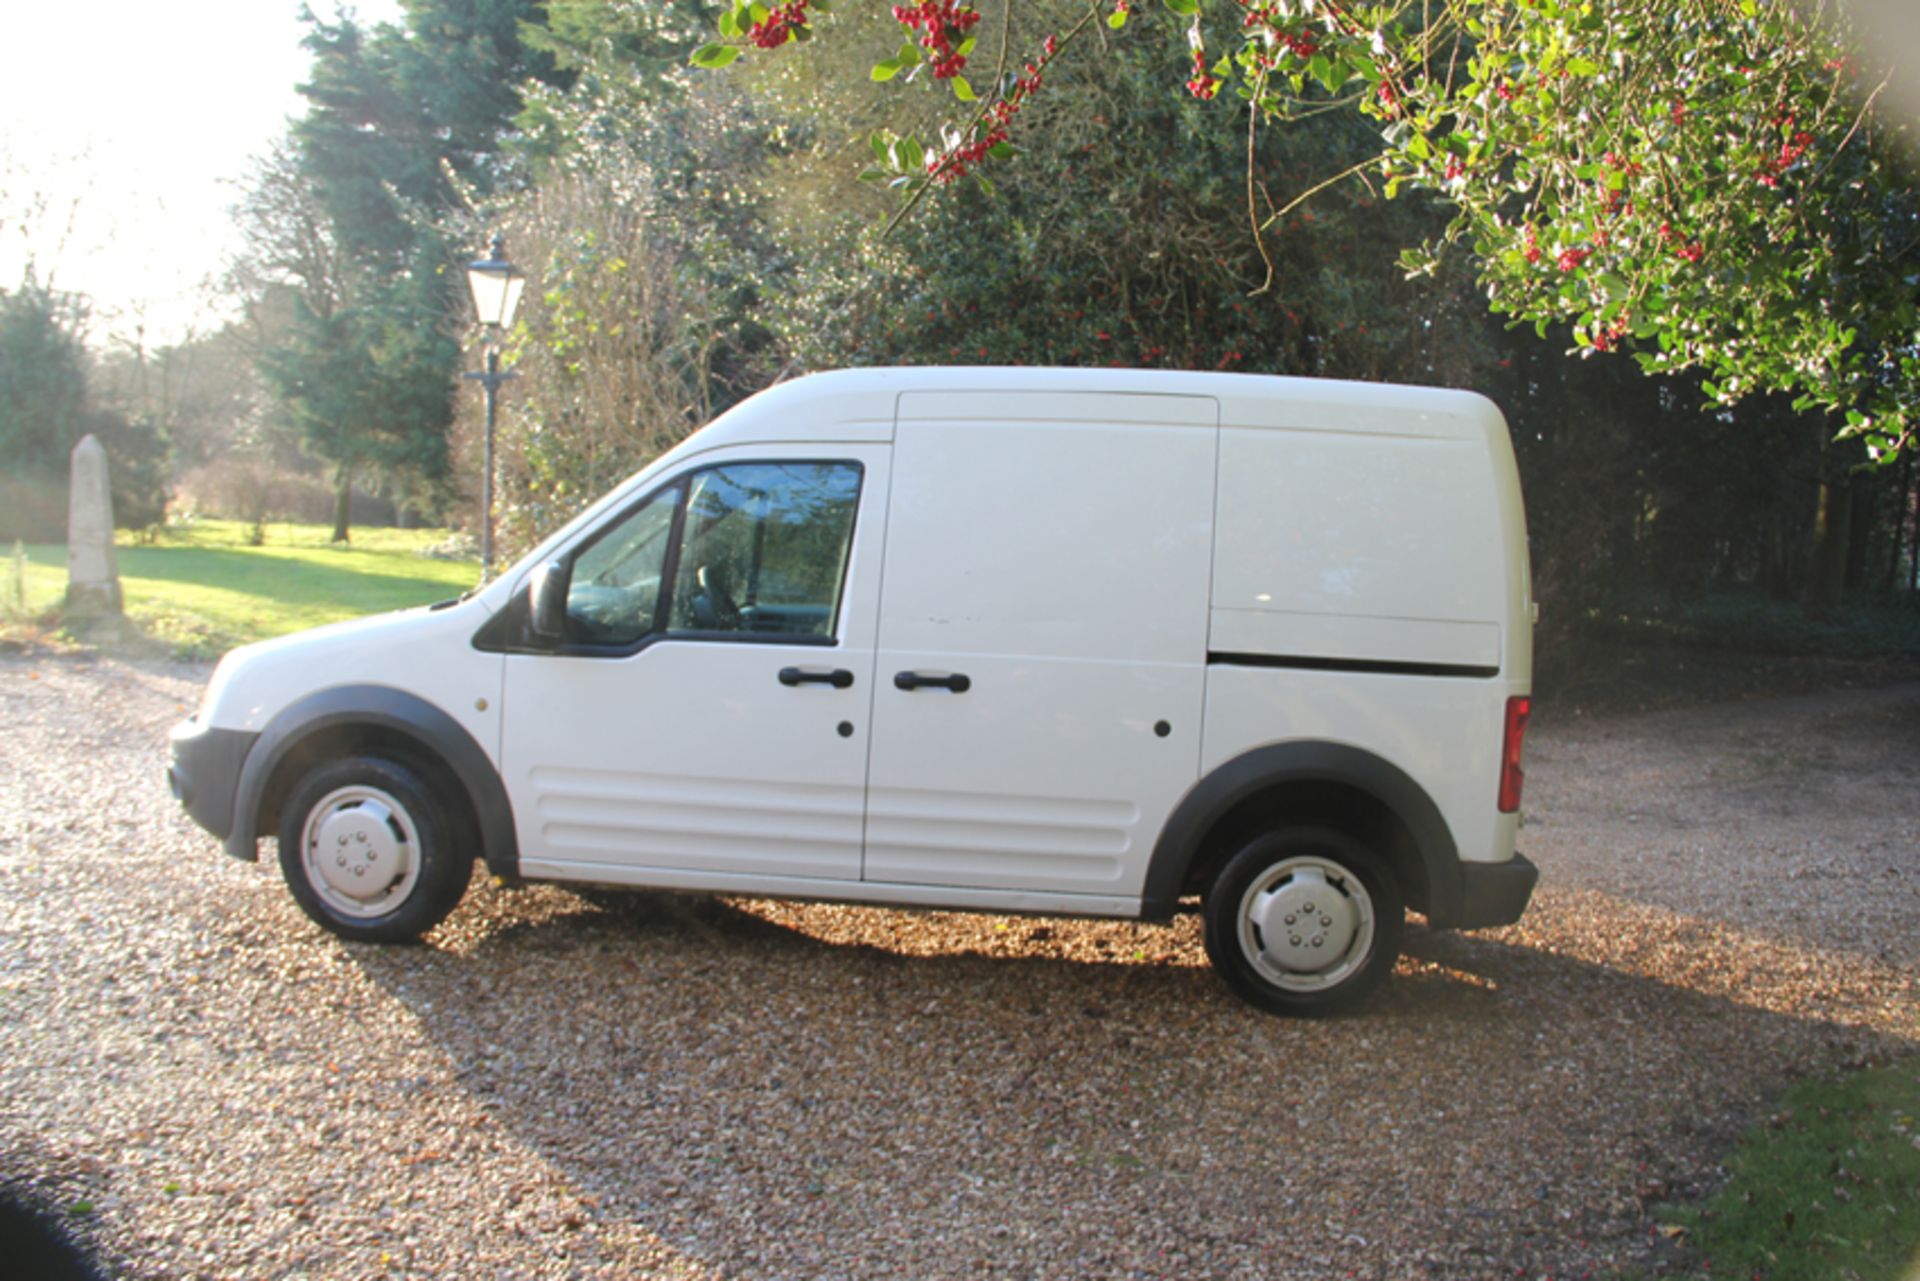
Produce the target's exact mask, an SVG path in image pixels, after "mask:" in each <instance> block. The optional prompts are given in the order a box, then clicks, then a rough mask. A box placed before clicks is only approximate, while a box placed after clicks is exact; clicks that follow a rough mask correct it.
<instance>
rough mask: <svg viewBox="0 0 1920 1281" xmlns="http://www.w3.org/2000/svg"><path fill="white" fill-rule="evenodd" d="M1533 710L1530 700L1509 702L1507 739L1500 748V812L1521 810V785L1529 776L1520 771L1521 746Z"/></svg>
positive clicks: (1509, 812)
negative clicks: (1528, 717)
mask: <svg viewBox="0 0 1920 1281" xmlns="http://www.w3.org/2000/svg"><path fill="white" fill-rule="evenodd" d="M1532 710H1533V700H1532V699H1530V698H1510V699H1508V700H1507V737H1506V741H1505V742H1504V743H1503V744H1502V745H1501V748H1500V812H1501V813H1502V814H1511V813H1513V812H1514V811H1515V810H1517V809H1519V808H1520V785H1521V784H1522V783H1525V782H1526V781H1527V776H1526V775H1525V774H1524V773H1522V772H1521V770H1520V745H1521V743H1522V742H1523V741H1524V740H1525V739H1526V737H1527V715H1528V713H1529V712H1531V711H1532Z"/></svg>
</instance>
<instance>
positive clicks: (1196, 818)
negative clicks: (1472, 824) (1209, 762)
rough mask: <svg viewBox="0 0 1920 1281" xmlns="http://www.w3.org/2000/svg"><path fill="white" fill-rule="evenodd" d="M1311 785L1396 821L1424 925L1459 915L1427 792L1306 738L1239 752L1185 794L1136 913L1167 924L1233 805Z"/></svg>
mask: <svg viewBox="0 0 1920 1281" xmlns="http://www.w3.org/2000/svg"><path fill="white" fill-rule="evenodd" d="M1312 783H1324V784H1332V785H1338V786H1345V787H1351V788H1354V789H1356V790H1358V791H1360V792H1363V793H1365V794H1366V795H1368V796H1370V797H1372V798H1373V799H1374V800H1376V801H1378V802H1379V803H1380V804H1381V805H1382V806H1384V807H1385V808H1386V809H1387V810H1389V811H1391V812H1392V813H1393V814H1394V815H1395V816H1396V817H1398V818H1399V820H1400V821H1401V822H1402V823H1403V824H1405V825H1406V828H1407V830H1408V832H1410V833H1411V834H1412V836H1413V841H1414V845H1415V847H1416V849H1417V851H1418V854H1419V858H1420V863H1421V866H1422V867H1423V869H1424V870H1425V872H1426V880H1427V898H1428V902H1427V908H1426V912H1427V919H1428V921H1429V922H1430V923H1431V924H1433V925H1434V926H1436V927H1439V928H1446V927H1447V926H1448V925H1450V924H1451V923H1452V922H1453V921H1454V920H1456V919H1457V918H1458V917H1459V915H1460V902H1461V874H1460V852H1459V848H1458V846H1456V845H1455V843H1454V839H1453V832H1452V830H1451V829H1449V828H1448V826H1447V821H1446V819H1445V817H1443V816H1442V815H1441V813H1440V807H1439V806H1438V805H1436V804H1434V801H1433V798H1432V797H1431V796H1429V795H1428V794H1427V792H1426V789H1425V788H1423V787H1421V786H1420V784H1418V783H1417V782H1415V781H1414V780H1413V778H1412V777H1411V776H1409V775H1408V774H1407V773H1406V771H1405V770H1402V769H1401V768H1400V767H1399V766H1397V765H1395V764H1393V763H1392V762H1391V761H1388V760H1386V759H1384V758H1382V757H1380V756H1376V755H1374V754H1373V753H1372V752H1369V751H1367V750H1365V749H1364V748H1359V747H1354V746H1352V745H1350V744H1347V743H1330V742H1325V741H1321V740H1311V739H1309V740H1299V741H1295V742H1288V743H1269V744H1267V745H1265V746H1263V747H1256V748H1253V749H1252V750H1250V751H1247V752H1243V753H1241V754H1240V755H1239V756H1236V757H1234V758H1233V759H1231V760H1229V761H1227V762H1226V763H1224V764H1222V765H1220V766H1218V767H1216V768H1215V769H1214V770H1213V771H1212V772H1211V773H1209V774H1207V775H1206V776H1205V777H1204V778H1202V779H1201V780H1200V781H1199V782H1197V783H1195V784H1194V785H1193V786H1192V787H1191V788H1189V789H1188V791H1187V794H1186V795H1185V796H1183V797H1182V798H1181V799H1180V803H1179V804H1178V805H1176V806H1174V809H1173V813H1172V814H1171V815H1169V816H1168V818H1167V821H1166V824H1165V825H1164V826H1163V827H1162V828H1161V829H1160V836H1159V839H1158V840H1157V841H1155V842H1154V847H1153V856H1152V858H1151V859H1150V860H1149V861H1148V864H1147V876H1146V882H1145V885H1144V886H1143V890H1142V893H1141V898H1140V915H1141V916H1142V917H1143V918H1145V919H1147V920H1166V919H1167V918H1169V917H1171V916H1172V915H1173V914H1174V913H1175V911H1177V910H1178V908H1179V905H1180V893H1181V889H1182V887H1183V886H1184V885H1185V884H1186V880H1187V874H1188V871H1189V869H1190V868H1191V867H1192V866H1193V861H1194V860H1195V859H1196V858H1198V857H1199V856H1200V854H1201V851H1202V849H1203V848H1204V846H1205V843H1206V839H1207V837H1208V835H1209V834H1210V833H1211V832H1212V831H1213V829H1214V827H1215V825H1216V824H1217V823H1218V822H1219V821H1220V820H1221V819H1223V818H1225V817H1226V816H1227V815H1228V814H1229V813H1231V812H1232V810H1233V809H1234V807H1235V806H1237V805H1239V804H1240V803H1241V802H1242V801H1245V800H1248V799H1249V798H1251V797H1253V796H1255V795H1257V794H1259V793H1261V792H1264V791H1267V790H1269V789H1271V788H1274V787H1281V786H1286V785H1288V784H1312ZM1375 852H1376V853H1383V852H1382V851H1375Z"/></svg>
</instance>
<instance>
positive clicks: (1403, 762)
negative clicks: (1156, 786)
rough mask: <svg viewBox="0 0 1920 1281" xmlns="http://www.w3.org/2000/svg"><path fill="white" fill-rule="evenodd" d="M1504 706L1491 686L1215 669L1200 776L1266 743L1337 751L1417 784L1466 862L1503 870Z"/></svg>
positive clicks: (1509, 846)
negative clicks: (1353, 751)
mask: <svg viewBox="0 0 1920 1281" xmlns="http://www.w3.org/2000/svg"><path fill="white" fill-rule="evenodd" d="M1505 703H1506V698H1505V689H1504V687H1503V685H1502V684H1501V682H1499V681H1497V680H1493V679H1483V678H1474V677H1448V676H1418V675H1402V674H1398V673H1392V672H1337V671H1318V670H1287V669H1282V668H1258V667H1237V666H1225V665H1220V664H1216V665H1214V666H1212V667H1209V668H1208V669H1207V749H1206V756H1205V759H1204V760H1203V761H1202V763H1201V772H1202V774H1203V775H1205V774H1208V773H1211V772H1212V771H1214V770H1215V769H1218V768H1219V767H1220V766H1221V765H1223V764H1225V763H1226V762H1227V761H1229V760H1231V759H1233V758H1234V757H1236V756H1239V755H1240V754H1241V753H1242V752H1244V751H1246V750H1248V749H1249V748H1251V747H1255V746H1259V745H1261V744H1265V743H1271V742H1281V741H1295V740H1311V741H1316V742H1328V743H1343V744H1346V745H1348V746H1351V747H1356V748H1359V749H1360V750H1362V751H1364V752H1367V753H1369V754H1370V755H1373V756H1377V757H1379V758H1380V759H1382V760H1384V761H1387V762H1390V763H1391V764H1393V765H1394V766H1395V767H1397V768H1398V769H1399V770H1400V771H1401V772H1403V773H1404V774H1406V775H1407V776H1408V777H1410V778H1413V779H1416V780H1418V781H1419V783H1420V785H1421V787H1422V788H1423V789H1425V791H1426V793H1427V795H1428V796H1430V797H1431V798H1432V799H1433V802H1434V804H1435V805H1436V806H1437V807H1438V808H1439V810H1440V813H1441V815H1442V816H1443V817H1444V819H1445V820H1446V823H1447V828H1448V830H1449V831H1450V832H1451V833H1452V835H1453V844H1454V847H1455V849H1456V850H1457V852H1458V855H1459V857H1460V859H1461V860H1462V861H1463V862H1483V863H1495V862H1501V861H1503V860H1505V859H1508V858H1511V857H1512V855H1513V846H1514V836H1515V833H1516V832H1517V831H1518V829H1519V815H1517V814H1501V813H1499V812H1498V808H1497V807H1496V805H1495V799H1496V793H1497V791H1498V789H1499V779H1500V744H1501V735H1502V731H1503V729H1504V725H1503V722H1502V713H1503V711H1504V708H1505Z"/></svg>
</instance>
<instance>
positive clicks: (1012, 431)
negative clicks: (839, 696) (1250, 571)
mask: <svg viewBox="0 0 1920 1281" xmlns="http://www.w3.org/2000/svg"><path fill="white" fill-rule="evenodd" d="M1216 414H1217V409H1216V406H1215V404H1214V402H1213V401H1211V400H1208V399H1205V398H1201V397H1187V396H1151V395H1120V396H1103V395H1099V394H1091V393H1078V392H1076V393H1072V394H1065V395H1062V394H1057V393H1055V394H1049V393H1044V392H1029V393H1024V394H1021V395H1017V396H1014V395H994V394H990V393H973V394H951V395H942V394H937V393H935V394H919V393H914V394H908V395H904V396H902V397H901V416H900V421H899V424H898V427H897V430H896V434H895V446H894V449H895V458H894V468H895V470H894V489H893V497H892V503H891V508H890V512H889V517H888V528H887V547H886V564H885V569H884V581H883V586H882V600H881V614H880V635H879V649H880V660H879V667H878V670H877V672H876V679H875V682H874V683H875V694H874V708H873V739H872V754H871V765H870V769H869V775H868V806H867V833H866V858H865V866H864V872H863V874H864V877H865V879H866V880H868V881H874V882H893V883H897V884H916V885H930V886H931V885H943V886H973V887H985V888H1000V889H1009V890H1021V891H1042V892H1050V893H1066V894H1085V895H1105V896H1113V895H1124V896H1136V895H1138V893H1139V891H1140V884H1141V881H1142V878H1143V877H1144V875H1145V869H1146V863H1147V859H1148V857H1149V856H1150V854H1151V852H1152V848H1153V843H1154V840H1155V838H1156V836H1157V835H1158V833H1159V830H1160V826H1161V824H1162V823H1163V822H1164V821H1165V818H1166V815H1167V813H1168V812H1169V811H1170V810H1171V809H1172V807H1173V805H1174V804H1175V803H1176V802H1177V801H1178V800H1179V798H1180V796H1181V795H1182V794H1183V793H1184V792H1185V791H1186V789H1187V788H1188V787H1190V786H1191V785H1192V784H1193V781H1194V779H1195V777H1196V773H1195V771H1196V770H1197V769H1198V766H1199V760H1200V732H1201V726H1200V706H1201V693H1202V681H1203V679H1204V668H1203V664H1204V656H1205V650H1206V585H1207V577H1208V561H1209V557H1210V556H1211V554H1212V547H1213V538H1212V533H1213V530H1212V512H1213V488H1214V462H1215V457H1214V454H1215V439H1216V430H1215V426H1214V423H1215V416H1216ZM901 673H919V674H923V675H928V676H933V677H945V676H948V675H952V674H956V673H957V674H960V675H964V676H965V677H967V680H968V685H967V687H966V689H965V690H964V691H955V690H950V689H947V688H943V687H939V686H931V687H929V686H921V687H919V688H915V689H901V688H899V687H898V685H897V684H896V676H897V675H898V674H901ZM1163 727H1164V728H1163Z"/></svg>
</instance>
